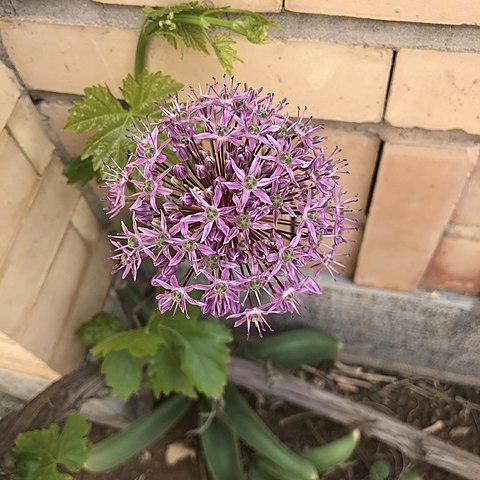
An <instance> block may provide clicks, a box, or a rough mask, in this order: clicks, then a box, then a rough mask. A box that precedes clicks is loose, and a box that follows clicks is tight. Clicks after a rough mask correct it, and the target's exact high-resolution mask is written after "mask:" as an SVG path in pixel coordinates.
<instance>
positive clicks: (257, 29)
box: [142, 2, 275, 75]
mask: <svg viewBox="0 0 480 480" xmlns="http://www.w3.org/2000/svg"><path fill="white" fill-rule="evenodd" d="M142 12H143V14H144V15H146V16H147V18H148V19H149V22H147V24H146V26H145V31H148V32H149V35H161V36H163V37H164V38H166V39H167V41H168V42H169V43H170V44H171V45H172V46H173V47H175V48H178V49H180V51H181V52H182V54H183V46H185V47H187V48H192V49H194V50H198V51H201V52H204V53H206V54H209V53H210V52H209V50H208V48H207V45H208V44H210V45H211V47H212V49H213V51H214V53H215V55H216V56H217V58H218V60H219V61H220V64H221V65H222V68H223V69H224V70H225V71H226V72H227V73H228V74H229V75H231V74H232V71H233V62H234V61H241V60H240V57H239V56H238V53H237V51H236V50H235V49H234V48H233V45H235V43H236V42H235V40H234V39H233V38H232V36H231V35H230V34H229V33H227V31H231V32H235V33H237V34H239V35H243V36H244V37H246V38H247V40H248V41H250V42H252V43H265V42H266V41H267V38H268V31H269V28H270V27H271V26H274V25H275V22H272V21H271V20H268V19H267V18H265V17H264V16H262V15H260V14H258V13H255V12H250V11H248V10H237V9H233V8H230V7H218V8H212V7H208V6H204V5H201V4H199V2H188V3H183V4H180V5H175V6H172V7H159V8H153V7H145V8H144V9H143V10H142ZM229 14H233V15H235V16H236V18H230V16H229ZM219 28H221V29H222V30H223V31H222V32H221V33H219V34H215V35H213V36H211V35H210V31H211V30H212V29H219Z"/></svg>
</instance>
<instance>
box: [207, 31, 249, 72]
mask: <svg viewBox="0 0 480 480" xmlns="http://www.w3.org/2000/svg"><path fill="white" fill-rule="evenodd" d="M234 44H235V41H234V40H233V38H232V37H231V36H230V35H228V34H227V33H221V34H219V35H215V36H214V37H213V39H212V42H211V45H212V48H213V50H214V51H215V54H216V55H217V57H218V60H219V62H220V65H222V67H223V69H224V70H225V71H226V72H227V73H228V74H229V75H231V74H232V72H233V62H234V61H239V62H242V63H243V61H242V60H241V58H240V57H239V56H238V54H237V51H236V50H235V49H234V48H232V45H234Z"/></svg>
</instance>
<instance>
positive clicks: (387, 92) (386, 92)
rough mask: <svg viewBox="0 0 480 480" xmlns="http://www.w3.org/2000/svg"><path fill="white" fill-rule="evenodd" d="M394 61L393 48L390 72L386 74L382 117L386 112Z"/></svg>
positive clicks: (395, 55)
mask: <svg viewBox="0 0 480 480" xmlns="http://www.w3.org/2000/svg"><path fill="white" fill-rule="evenodd" d="M396 63H397V51H396V50H394V51H393V52H392V63H391V64H390V73H389V75H388V81H387V88H386V91H385V101H384V102H383V112H382V118H385V114H386V112H387V105H388V99H389V97H390V90H391V89H392V85H393V75H394V72H395V67H396Z"/></svg>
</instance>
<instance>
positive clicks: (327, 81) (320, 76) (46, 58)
mask: <svg viewBox="0 0 480 480" xmlns="http://www.w3.org/2000/svg"><path fill="white" fill-rule="evenodd" d="M1 33H2V38H3V41H4V44H5V46H6V48H7V50H8V53H9V54H10V56H11V58H12V59H13V61H14V62H15V65H16V67H17V69H18V70H19V72H20V74H21V75H22V78H23V79H24V81H25V83H26V84H27V85H28V87H29V88H31V89H38V90H47V91H56V92H67V93H82V91H83V89H84V88H85V87H88V86H90V85H92V84H98V83H105V82H106V83H107V84H108V85H110V86H111V87H112V88H113V90H114V92H115V93H116V94H118V93H119V90H118V86H119V84H120V81H121V79H122V78H123V77H124V76H125V75H126V74H127V73H128V72H131V71H132V67H133V60H134V53H135V44H136V37H137V31H135V30H128V29H119V28H105V27H94V26H72V25H52V24H40V23H30V22H22V23H13V22H12V23H10V22H8V23H7V22H5V23H4V24H3V25H2V32H1ZM237 47H238V52H239V55H240V57H241V58H242V59H243V60H244V62H245V63H237V65H236V67H235V75H236V78H237V79H238V80H239V81H247V82H248V83H249V84H250V85H251V86H254V87H260V86H263V87H264V88H265V90H266V91H274V92H275V93H276V94H277V95H278V98H279V99H281V98H283V97H288V99H289V101H290V105H291V107H289V108H290V110H289V111H290V113H293V114H294V113H296V107H297V105H300V106H302V107H303V106H304V105H307V106H308V107H309V113H310V114H311V115H313V116H314V117H316V118H322V119H333V120H348V121H353V122H364V121H365V122H366V121H372V122H377V121H380V120H381V118H382V115H383V107H384V100H385V93H386V87H387V83H388V78H389V74H390V64H391V59H392V52H391V51H390V50H386V49H377V48H364V47H357V46H350V45H340V44H335V43H326V42H317V41H306V40H305V41H304V40H288V41H285V40H279V39H273V40H272V41H271V42H270V43H269V44H267V45H252V44H250V43H249V42H247V41H246V40H245V39H243V38H238V43H237ZM147 63H148V67H149V68H150V70H158V69H160V70H162V71H164V72H168V73H169V74H171V75H172V76H173V77H174V78H176V79H178V80H179V81H182V82H184V83H185V84H187V85H189V84H193V85H196V84H198V83H201V84H203V83H206V82H211V78H212V76H216V77H217V78H221V77H222V76H223V71H222V70H221V68H220V66H219V63H218V61H217V60H216V58H214V56H213V55H210V56H205V55H204V54H201V53H200V52H195V51H192V50H187V51H186V52H185V55H184V58H183V60H182V59H181V58H180V55H179V53H178V52H177V51H175V50H174V49H173V48H172V47H171V46H169V45H168V44H167V42H166V41H165V40H164V39H162V38H160V37H155V38H154V39H153V40H152V42H151V48H150V49H149V58H148V62H147ZM352 78H355V81H354V82H352ZM279 79H281V81H279Z"/></svg>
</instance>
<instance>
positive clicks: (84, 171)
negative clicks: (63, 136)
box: [62, 157, 96, 187]
mask: <svg viewBox="0 0 480 480" xmlns="http://www.w3.org/2000/svg"><path fill="white" fill-rule="evenodd" d="M62 173H63V175H64V176H65V177H67V183H68V184H69V185H73V184H75V183H78V184H79V185H80V186H82V187H83V186H84V185H86V184H87V183H88V182H89V181H90V180H92V179H93V178H95V176H96V174H95V170H94V169H93V164H92V158H91V157H87V158H83V159H82V158H81V157H73V158H71V159H70V160H69V161H68V163H67V164H66V165H65V166H64V167H63V170H62Z"/></svg>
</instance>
